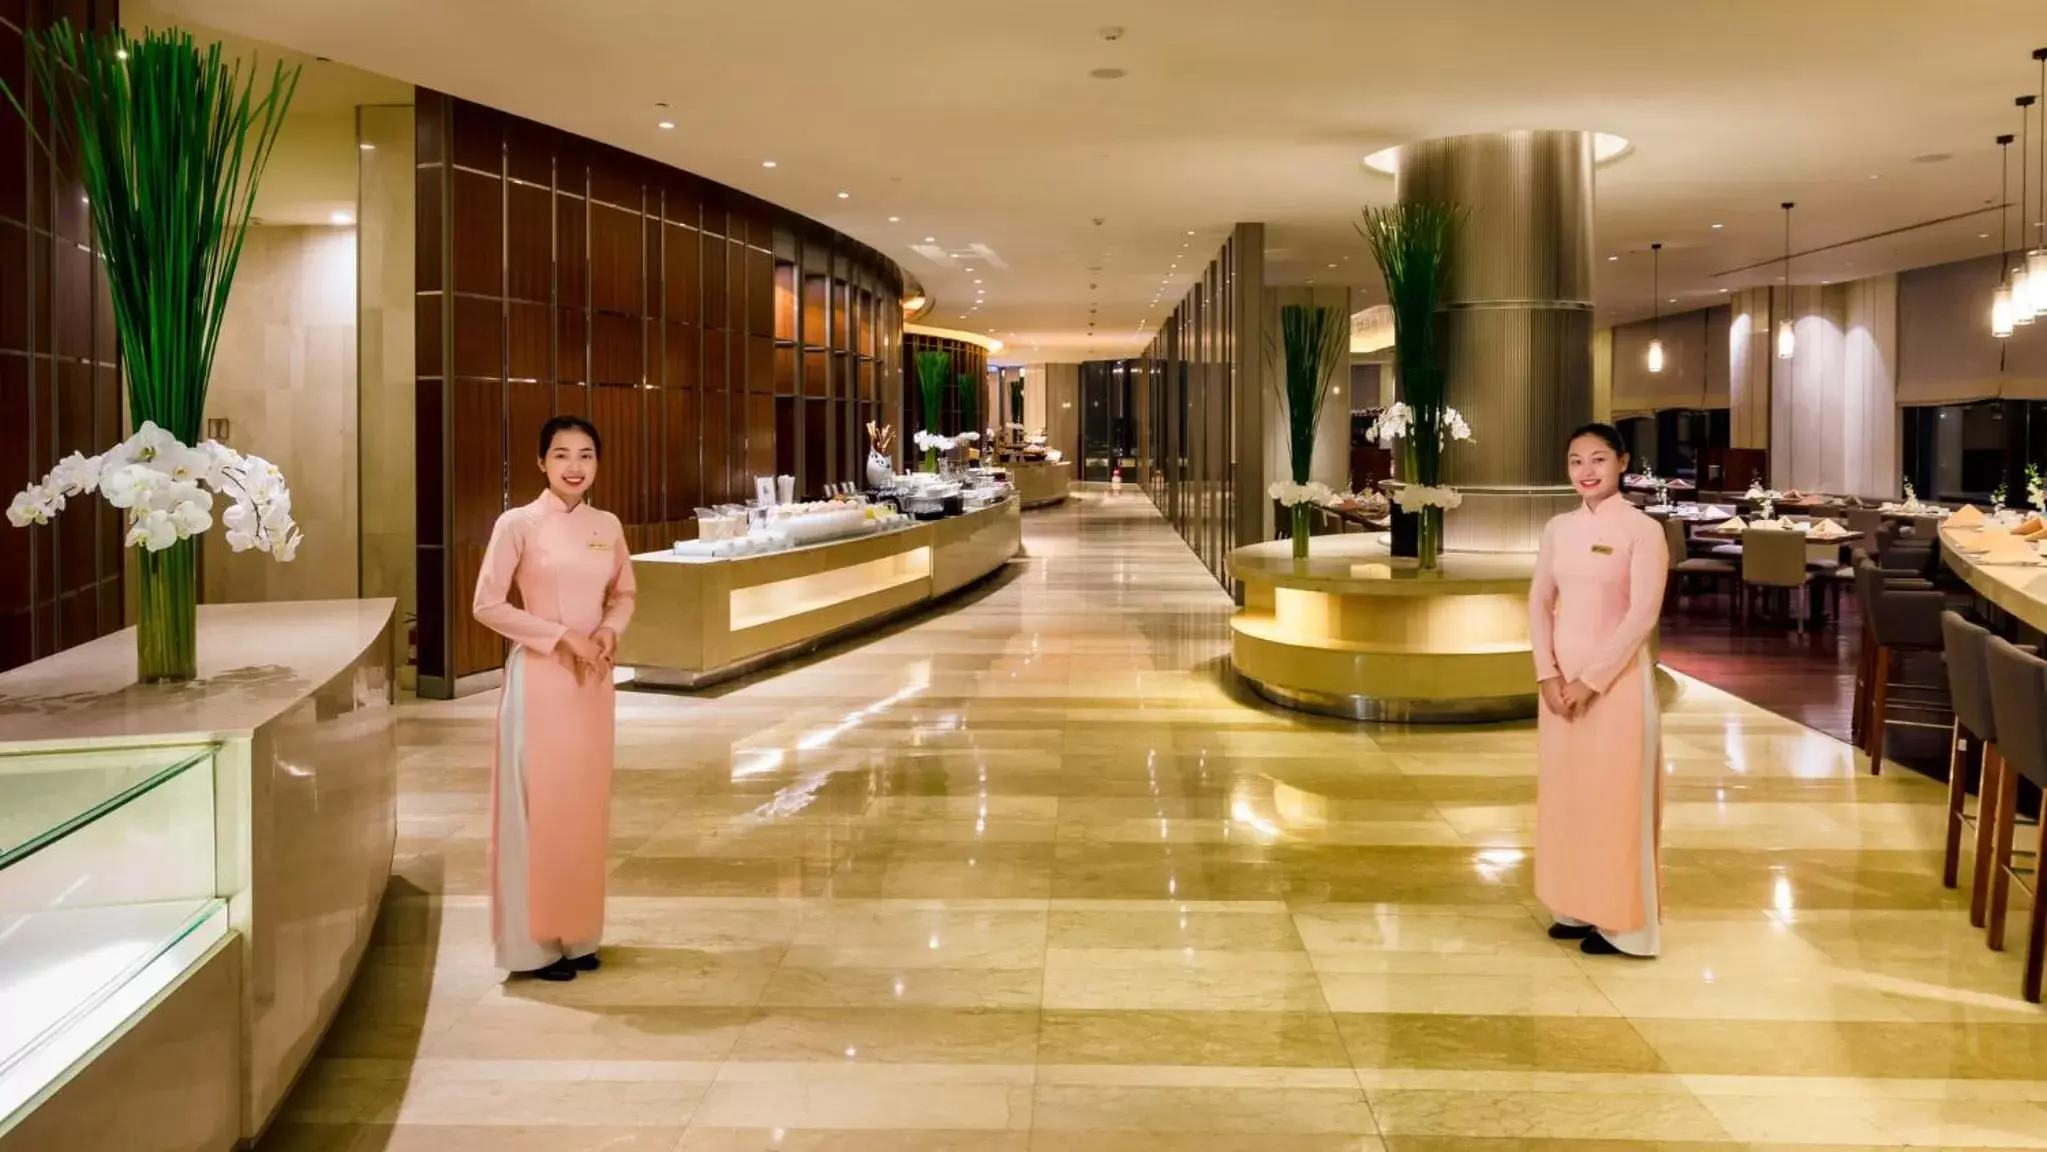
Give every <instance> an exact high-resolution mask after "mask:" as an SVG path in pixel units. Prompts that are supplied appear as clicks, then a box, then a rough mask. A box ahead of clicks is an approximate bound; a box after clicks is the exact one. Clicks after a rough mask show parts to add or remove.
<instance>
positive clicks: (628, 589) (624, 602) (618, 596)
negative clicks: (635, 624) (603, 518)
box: [600, 520, 639, 636]
mask: <svg viewBox="0 0 2047 1152" xmlns="http://www.w3.org/2000/svg"><path fill="white" fill-rule="evenodd" d="M611 527H612V531H613V532H614V533H615V534H616V536H617V539H615V540H614V541H613V542H612V545H611V556H612V563H611V583H609V584H607V585H605V588H604V623H603V624H602V625H600V627H604V628H609V629H611V631H612V632H613V633H614V634H616V635H620V636H623V635H625V626H626V625H627V624H630V623H632V619H633V602H634V595H635V593H636V592H637V591H638V588H639V586H638V584H637V583H636V582H635V581H634V579H633V552H632V548H631V547H630V546H628V545H627V544H626V541H625V529H624V528H622V527H620V526H619V524H618V522H617V521H616V520H614V521H612V525H611Z"/></svg>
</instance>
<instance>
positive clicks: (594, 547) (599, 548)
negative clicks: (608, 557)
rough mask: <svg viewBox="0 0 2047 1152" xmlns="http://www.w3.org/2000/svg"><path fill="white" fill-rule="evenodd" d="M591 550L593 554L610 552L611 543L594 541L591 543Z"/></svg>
mask: <svg viewBox="0 0 2047 1152" xmlns="http://www.w3.org/2000/svg"><path fill="white" fill-rule="evenodd" d="M590 550H591V551H592V552H609V551H611V541H609V540H592V541H590Z"/></svg>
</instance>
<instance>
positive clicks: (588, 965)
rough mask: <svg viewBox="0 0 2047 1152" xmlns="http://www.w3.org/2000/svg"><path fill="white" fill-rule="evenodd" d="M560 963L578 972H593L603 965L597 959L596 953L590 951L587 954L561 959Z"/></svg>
mask: <svg viewBox="0 0 2047 1152" xmlns="http://www.w3.org/2000/svg"><path fill="white" fill-rule="evenodd" d="M562 963H564V964H567V965H568V966H569V967H571V968H574V969H575V970H576V971H578V972H595V971H597V969H599V968H601V967H603V962H602V961H600V960H598V959H597V953H595V952H592V953H590V954H589V955H588V956H571V957H569V958H568V959H566V960H564V961H562Z"/></svg>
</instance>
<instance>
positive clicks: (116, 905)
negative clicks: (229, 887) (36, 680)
mask: <svg viewBox="0 0 2047 1152" xmlns="http://www.w3.org/2000/svg"><path fill="white" fill-rule="evenodd" d="M216 751H217V749H216V748H215V746H212V745H192V744H182V745H175V746H155V747H133V748H117V749H105V748H100V749H90V750H78V751H34V752H7V753H0V1129H4V1128H5V1127H6V1126H7V1123H8V1120H9V1119H10V1118H12V1117H14V1116H16V1115H17V1113H19V1112H21V1111H22V1110H24V1109H26V1108H31V1107H33V1106H34V1105H35V1104H36V1103H37V1102H38V1101H40V1099H41V1098H42V1097H43V1096H44V1095H45V1094H46V1093H47V1092H48V1091H49V1089H50V1088H51V1087H52V1086H54V1085H55V1084H57V1083H58V1082H60V1081H61V1080H62V1078H63V1076H64V1074H65V1072H66V1071H67V1070H68V1069H70V1068H71V1067H72V1066H73V1065H74V1064H76V1063H77V1062H78V1061H79V1060H81V1059H82V1058H84V1057H86V1056H88V1055H90V1054H91V1053H92V1052H93V1051H94V1050H95V1049H96V1048H97V1047H98V1046H99V1045H100V1044H101V1043H102V1042H103V1041H104V1040H106V1039H107V1037H109V1036H111V1035H113V1034H114V1033H115V1032H116V1031H117V1030H118V1029H120V1027H121V1026H122V1024H123V1023H124V1022H125V1021H126V1020H128V1018H129V1017H130V1016H132V1015H133V1014H135V1013H136V1012H137V1011H139V1010H141V1009H142V1008H144V1007H145V1006H147V1005H148V1004H149V1003H150V1002H151V1001H152V1000H153V999H154V998H155V997H156V996H157V995H159V994H160V993H161V992H163V990H164V989H166V988H168V987H170V986H171V985H172V984H173V983H175V982H176V981H177V979H178V978H179V976H180V975H182V974H183V973H184V972H185V970H186V969H187V968H188V967H190V966H191V965H192V964H193V963H195V962H196V961H198V960H199V959H200V958H202V957H204V956H205V955H206V954H207V953H208V951H209V950H210V949H211V948H212V947H213V946H214V944H215V943H217V942H218V941H220V940H221V939H223V938H225V937H226V935H227V932H228V915H227V908H226V904H225V902H224V901H222V900H221V899H219V898H218V895H217V885H216V883H215V867H216V850H215V841H216V835H215V813H214V763H215V753H216Z"/></svg>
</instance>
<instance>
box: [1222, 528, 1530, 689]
mask: <svg viewBox="0 0 2047 1152" xmlns="http://www.w3.org/2000/svg"><path fill="white" fill-rule="evenodd" d="M1313 543H1314V548H1313V551H1312V552H1311V554H1310V555H1309V557H1308V559H1307V560H1305V561H1300V562H1296V561H1295V560H1294V559H1293V553H1292V548H1293V545H1292V543H1291V542H1290V541H1286V540H1275V541H1271V542H1268V543H1264V544H1253V545H1251V546H1249V547H1247V548H1239V549H1237V550H1236V551H1235V552H1233V553H1231V555H1230V568H1231V571H1232V573H1233V574H1234V575H1235V577H1236V578H1237V579H1238V580H1239V581H1241V582H1242V583H1243V586H1244V607H1243V609H1242V610H1241V611H1239V612H1238V613H1237V615H1236V618H1235V619H1234V620H1233V621H1231V630H1232V638H1231V658H1232V660H1233V661H1234V662H1235V664H1236V668H1237V672H1238V674H1239V675H1241V676H1243V677H1244V679H1245V680H1246V681H1247V682H1248V683H1249V684H1250V685H1251V687H1252V689H1253V690H1255V691H1256V692H1257V693H1258V694H1259V695H1261V696H1263V697H1265V698H1267V699H1269V700H1271V701H1273V702H1274V703H1278V704H1284V705H1286V706H1287V707H1290V708H1299V709H1302V710H1303V711H1308V712H1319V713H1323V714H1326V715H1332V716H1342V717H1347V718H1350V719H1356V720H1378V721H1388V722H1393V723H1477V722H1485V721H1495V720H1518V719H1525V718H1527V717H1530V716H1533V715H1535V706H1536V695H1535V664H1534V660H1533V657H1532V656H1531V654H1530V649H1529V641H1528V584H1529V580H1530V578H1531V577H1532V576H1533V574H1534V571H1535V557H1534V556H1532V555H1511V554H1510V555H1480V554H1473V553H1448V554H1445V555H1444V556H1443V560H1442V568H1441V569H1440V571H1439V572H1437V573H1434V574H1423V573H1421V572H1419V571H1418V570H1417V569H1416V566H1415V562H1414V561H1413V560H1401V559H1393V558H1392V557H1390V556H1389V555H1388V552H1387V548H1386V545H1385V543H1384V537H1383V536H1380V535H1377V534H1373V535H1352V536H1318V537H1316V538H1315V540H1314V542H1313Z"/></svg>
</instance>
